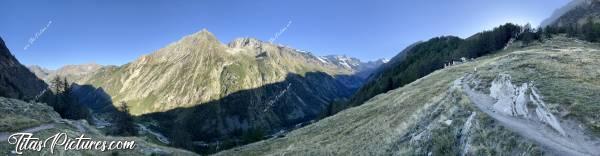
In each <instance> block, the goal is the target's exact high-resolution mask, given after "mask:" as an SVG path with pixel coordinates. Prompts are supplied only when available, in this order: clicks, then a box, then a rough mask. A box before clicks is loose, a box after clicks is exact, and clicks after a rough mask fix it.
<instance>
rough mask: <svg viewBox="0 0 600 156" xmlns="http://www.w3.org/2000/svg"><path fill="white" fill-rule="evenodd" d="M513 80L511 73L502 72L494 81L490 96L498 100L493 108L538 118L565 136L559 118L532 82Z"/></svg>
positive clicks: (504, 112)
mask: <svg viewBox="0 0 600 156" xmlns="http://www.w3.org/2000/svg"><path fill="white" fill-rule="evenodd" d="M511 80H512V78H511V76H510V75H507V74H500V75H499V76H498V77H497V78H496V79H494V81H493V82H492V86H491V88H490V96H491V97H493V98H495V99H496V100H497V101H496V103H494V105H493V106H492V109H493V110H494V111H497V112H499V113H502V114H505V115H510V116H515V117H522V118H525V119H530V120H536V119H537V120H538V121H540V122H543V123H545V124H548V125H549V126H550V127H552V128H553V129H554V130H556V131H557V132H558V133H560V134H561V135H563V136H565V132H564V130H563V128H562V127H561V126H560V122H559V120H558V119H557V118H556V117H555V116H554V115H553V114H552V113H550V111H549V110H548V107H547V105H546V104H545V103H544V101H542V96H541V95H539V94H538V91H537V89H536V88H535V87H533V85H532V84H531V83H523V84H521V85H520V86H517V85H513V84H512V82H511ZM530 109H531V110H530Z"/></svg>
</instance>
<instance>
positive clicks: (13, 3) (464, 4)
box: [0, 0, 569, 69]
mask: <svg viewBox="0 0 600 156" xmlns="http://www.w3.org/2000/svg"><path fill="white" fill-rule="evenodd" d="M568 2H569V1H568V0H485V1H483V0H394V1H393V0H361V1H358V0H335V1H334V0H332V1H325V0H280V1H275V0H256V1H248V0H237V1H233V0H218V1H217V0H215V1H206V0H195V1H166V0H144V1H142V0H136V1H123V0H106V1H88V0H66V1H63V0H41V1H28V0H2V1H0V20H1V21H2V22H0V36H2V38H3V39H4V41H5V42H6V44H7V46H8V47H9V49H10V50H11V52H12V53H13V54H14V55H15V56H16V57H17V58H18V59H19V60H20V61H21V63H23V64H27V65H30V64H37V65H41V66H43V67H47V68H50V69H55V68H58V67H61V66H63V65H66V64H81V63H89V62H96V63H99V64H105V65H106V64H113V65H121V64H124V63H127V62H130V61H132V60H134V59H136V58H137V57H139V56H141V55H143V54H148V53H151V52H153V51H154V50H157V49H159V48H161V47H164V46H166V45H168V44H169V43H171V42H174V41H177V40H178V39H180V38H181V37H183V36H185V35H188V34H192V33H194V32H196V31H200V30H202V29H203V28H206V29H208V30H209V31H210V32H212V33H213V34H215V35H216V36H217V38H219V39H220V40H221V41H222V42H224V43H228V42H229V41H231V40H233V39H235V38H237V37H254V38H258V39H261V40H263V41H268V40H269V39H270V38H272V37H273V36H274V35H275V34H276V33H278V32H280V30H281V29H283V28H284V27H286V25H288V23H290V24H289V26H288V27H287V29H286V30H285V31H284V32H282V33H280V34H279V36H278V38H277V39H276V40H275V43H279V44H283V45H287V46H290V47H294V48H298V49H303V50H306V51H311V52H313V53H314V54H317V55H328V54H345V55H348V56H353V57H357V58H360V59H363V60H374V59H378V58H391V57H393V56H394V55H396V54H397V53H398V52H399V51H401V50H402V49H403V48H404V47H406V46H407V45H409V44H411V43H414V42H416V41H419V40H427V39H429V38H431V37H435V36H440V35H456V36H460V37H468V36H470V35H472V34H474V33H476V32H479V31H482V30H485V29H491V28H493V27H495V26H498V25H500V24H503V23H506V22H513V23H518V24H525V23H527V22H529V23H531V24H532V25H534V26H535V25H537V24H539V23H540V22H541V21H542V20H543V19H545V18H546V17H549V16H550V15H551V14H552V12H553V11H554V9H556V8H559V7H561V6H563V5H565V4H566V3H568ZM40 32H41V33H40ZM36 33H38V34H39V35H37V37H36ZM31 38H35V41H33V42H32V43H31V44H30V39H31ZM28 44H30V45H29V47H28V48H27V49H26V50H25V49H24V47H26V46H27V45H28Z"/></svg>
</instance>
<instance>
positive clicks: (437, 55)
mask: <svg viewBox="0 0 600 156" xmlns="http://www.w3.org/2000/svg"><path fill="white" fill-rule="evenodd" d="M548 22H549V24H548V25H546V26H545V27H543V28H537V29H533V28H531V26H529V25H525V26H518V25H514V24H505V25H502V26H500V27H497V28H495V29H493V30H491V31H484V32H481V33H477V34H475V35H473V36H471V37H468V38H466V39H461V38H458V37H454V36H443V37H436V38H433V39H430V40H429V41H426V42H418V43H415V44H413V45H411V46H409V47H408V48H406V49H405V50H403V51H402V52H400V54H398V55H397V56H396V57H394V58H393V59H392V60H390V62H389V63H387V64H386V65H384V66H382V67H381V68H380V70H378V71H377V72H375V73H373V75H372V76H371V77H370V80H369V81H368V82H367V83H365V85H364V86H363V87H362V88H361V89H359V91H358V92H356V93H355V94H354V96H353V97H352V99H351V100H350V102H349V103H348V104H345V106H342V107H351V106H356V105H360V104H362V103H364V102H365V101H367V100H369V99H370V98H372V97H374V96H375V95H378V94H381V93H385V92H387V91H389V90H392V89H395V88H398V87H402V86H404V85H406V84H408V83H411V82H413V81H415V80H417V79H419V78H421V77H424V76H426V75H428V74H430V73H432V72H433V71H435V70H438V69H441V68H443V67H444V64H447V63H450V62H453V61H459V60H460V59H461V58H463V57H464V58H477V57H480V56H483V55H486V54H490V53H494V52H496V51H498V50H502V49H503V48H504V47H505V46H506V45H507V44H508V43H509V42H510V41H511V39H515V40H514V41H521V43H522V44H529V43H530V42H532V41H535V40H542V39H544V38H550V37H552V35H557V34H567V36H568V37H575V38H579V39H582V40H586V41H590V42H599V41H600V1H597V0H586V1H581V2H580V3H579V4H577V5H576V6H575V7H573V8H569V9H568V11H565V12H564V13H563V14H561V15H558V17H557V18H556V19H554V21H548ZM342 109H343V108H342Z"/></svg>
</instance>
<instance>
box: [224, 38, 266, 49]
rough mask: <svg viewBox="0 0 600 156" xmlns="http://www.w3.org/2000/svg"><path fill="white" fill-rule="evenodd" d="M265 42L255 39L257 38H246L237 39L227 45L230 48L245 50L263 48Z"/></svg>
mask: <svg viewBox="0 0 600 156" xmlns="http://www.w3.org/2000/svg"><path fill="white" fill-rule="evenodd" d="M264 43H265V42H263V41H261V40H258V39H255V38H249V37H244V38H237V39H235V40H233V41H231V42H229V44H227V45H228V46H229V47H230V48H245V47H250V48H258V47H261V46H262V45H263V44H264Z"/></svg>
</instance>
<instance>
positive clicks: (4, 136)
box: [0, 124, 54, 142]
mask: <svg viewBox="0 0 600 156" xmlns="http://www.w3.org/2000/svg"><path fill="white" fill-rule="evenodd" d="M51 128H54V124H43V125H39V126H36V127H31V128H27V129H25V130H23V131H19V132H14V133H35V132H38V131H42V130H46V129H51ZM14 133H11V132H0V142H5V141H8V137H9V136H10V135H12V134H14Z"/></svg>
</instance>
